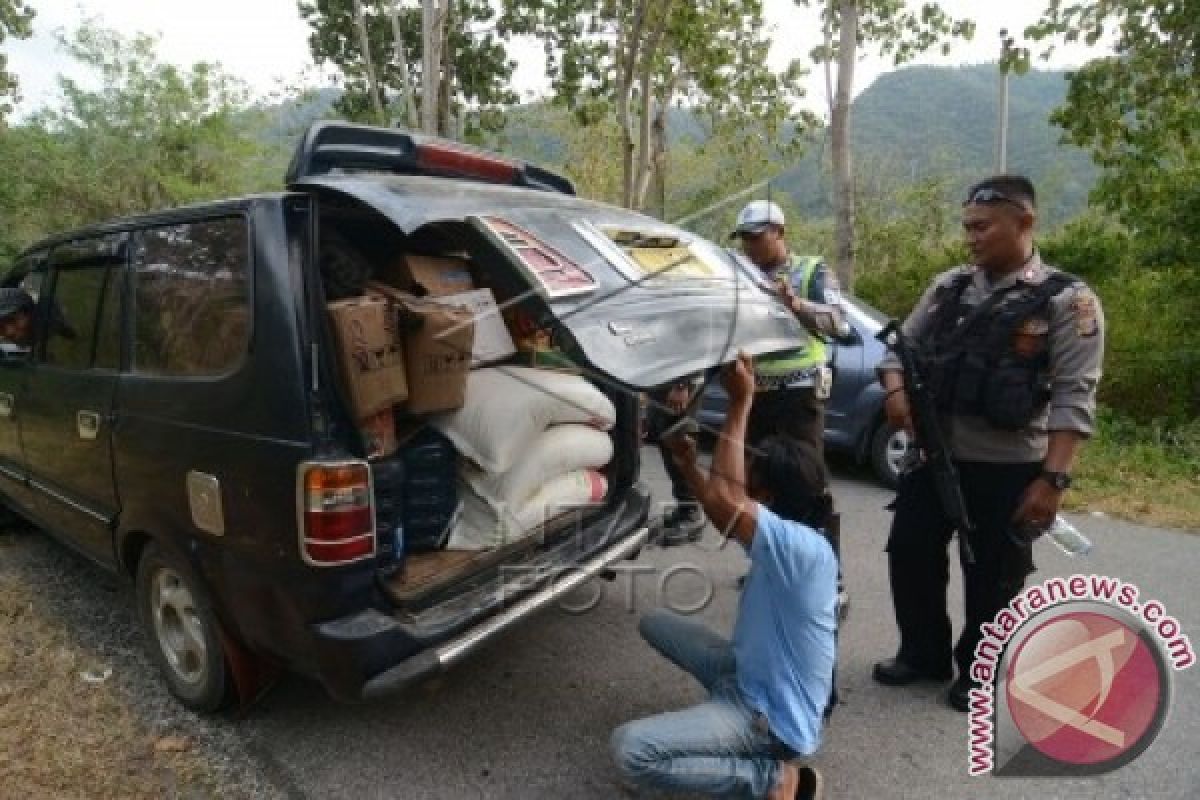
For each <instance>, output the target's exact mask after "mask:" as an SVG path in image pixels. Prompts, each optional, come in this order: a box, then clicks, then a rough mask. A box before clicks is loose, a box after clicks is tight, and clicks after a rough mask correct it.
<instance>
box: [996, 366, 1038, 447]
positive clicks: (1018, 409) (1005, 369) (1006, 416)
mask: <svg viewBox="0 0 1200 800" xmlns="http://www.w3.org/2000/svg"><path fill="white" fill-rule="evenodd" d="M1039 372H1040V370H1038V369H1037V368H1036V365H1033V364H1021V363H1015V362H1008V363H1004V364H1001V365H998V366H997V367H995V368H994V369H993V370H992V371H991V374H990V375H989V376H988V380H987V382H986V384H985V386H984V391H983V395H982V401H983V417H984V419H986V420H987V421H988V424H990V425H992V426H993V427H995V428H999V429H1000V430H1005V431H1019V430H1021V429H1022V428H1024V427H1025V426H1026V425H1028V424H1029V423H1030V422H1031V421H1032V420H1033V418H1034V417H1035V416H1037V414H1038V413H1039V412H1040V411H1041V410H1042V409H1043V408H1045V406H1046V403H1048V402H1049V401H1050V390H1049V387H1048V386H1047V385H1046V381H1045V379H1043V378H1042V377H1041V376H1040V375H1039Z"/></svg>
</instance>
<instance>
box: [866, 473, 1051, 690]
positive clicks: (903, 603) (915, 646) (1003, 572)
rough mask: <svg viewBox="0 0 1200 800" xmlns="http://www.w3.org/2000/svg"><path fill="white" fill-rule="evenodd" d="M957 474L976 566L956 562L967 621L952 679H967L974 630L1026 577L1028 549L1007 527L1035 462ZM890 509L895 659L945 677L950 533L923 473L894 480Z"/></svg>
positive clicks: (1030, 557) (977, 635) (948, 653)
mask: <svg viewBox="0 0 1200 800" xmlns="http://www.w3.org/2000/svg"><path fill="white" fill-rule="evenodd" d="M958 468H959V473H960V478H961V481H962V489H963V495H964V497H965V499H966V502H967V510H968V512H969V514H970V518H971V522H972V524H973V525H974V528H975V530H974V532H973V534H972V535H971V536H970V537H969V538H968V541H969V542H970V543H971V548H972V549H973V551H974V555H975V563H974V565H969V564H966V563H962V570H963V594H964V599H965V605H966V615H965V616H966V620H965V622H964V626H963V630H962V633H961V635H960V636H959V637H958V644H957V646H955V647H954V649H953V657H954V661H955V662H956V663H957V666H958V669H959V674H960V675H968V674H969V673H970V668H971V663H972V661H973V660H974V657H975V656H974V654H975V645H977V644H978V643H979V640H980V638H981V633H980V630H979V626H980V625H982V624H983V623H985V622H990V621H991V620H992V619H993V618H994V617H995V616H996V614H997V613H998V612H999V611H1000V609H1002V608H1003V607H1004V606H1006V605H1007V604H1008V603H1009V602H1010V601H1011V600H1012V599H1013V598H1014V597H1016V596H1017V594H1018V593H1019V592H1020V591H1021V588H1022V586H1023V585H1024V583H1025V578H1026V576H1028V575H1029V573H1031V572H1032V571H1033V551H1032V545H1030V544H1019V543H1018V542H1016V541H1014V539H1013V537H1011V536H1009V526H1010V524H1011V523H1010V520H1011V519H1012V515H1013V512H1014V511H1016V508H1017V505H1018V504H1019V503H1020V500H1021V495H1022V493H1023V492H1024V491H1025V489H1026V487H1028V486H1029V484H1030V483H1031V482H1032V481H1033V480H1035V479H1036V478H1037V476H1038V474H1039V473H1040V472H1041V464H1040V463H1032V464H984V463H977V462H960V463H959V464H958ZM894 509H895V512H896V514H895V517H894V518H893V519H892V532H891V536H890V537H889V538H888V544H887V553H888V570H889V572H890V576H891V585H892V603H893V605H894V606H895V610H896V625H897V626H898V627H899V629H900V652H899V654H898V657H899V658H900V659H901V660H902V661H904V662H905V663H906V664H909V665H910V666H913V667H916V668H919V669H924V670H929V671H932V672H940V671H944V670H947V669H948V668H949V666H950V658H951V639H950V618H949V617H948V616H947V614H946V582H947V581H948V580H949V558H948V556H947V552H946V551H947V546H948V545H949V543H950V538H951V535H952V534H953V533H954V531H953V529H952V528H951V526H950V523H949V522H948V521H947V520H946V516H945V514H944V513H943V512H942V506H941V502H940V501H939V500H938V497H937V490H936V488H935V486H934V483H933V477H932V474H931V471H930V470H929V469H928V468H926V467H921V468H919V469H916V470H913V471H912V472H909V473H907V474H905V475H904V476H903V477H901V479H900V488H899V492H898V494H897V496H896V502H895V505H894ZM956 549H957V548H956ZM960 562H961V559H960Z"/></svg>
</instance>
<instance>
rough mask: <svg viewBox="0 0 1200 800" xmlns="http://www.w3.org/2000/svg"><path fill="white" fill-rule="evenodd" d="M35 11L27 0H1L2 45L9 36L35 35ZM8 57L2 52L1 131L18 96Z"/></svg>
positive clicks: (0, 79) (0, 70) (0, 33)
mask: <svg viewBox="0 0 1200 800" xmlns="http://www.w3.org/2000/svg"><path fill="white" fill-rule="evenodd" d="M33 16H34V14H33V9H32V8H30V7H29V4H28V3H27V2H25V0H0V45H2V44H4V40H5V39H6V38H7V37H9V36H14V37H16V38H18V39H26V38H28V37H29V35H30V34H32V33H33V28H32V24H31V23H32V22H33ZM7 66H8V57H7V56H5V55H4V53H2V52H0V130H3V128H4V118H5V116H7V115H8V112H10V111H12V105H11V104H10V103H9V100H11V99H12V98H14V97H16V95H17V78H16V76H15V75H13V74H12V73H11V72H9V71H8V70H7V69H6V67H7Z"/></svg>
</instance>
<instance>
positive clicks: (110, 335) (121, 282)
mask: <svg viewBox="0 0 1200 800" xmlns="http://www.w3.org/2000/svg"><path fill="white" fill-rule="evenodd" d="M124 288H125V265H123V264H122V265H120V266H113V267H110V268H109V270H108V276H107V279H106V280H105V282H104V301H103V302H102V303H101V304H100V316H99V319H97V321H96V355H95V358H94V359H93V360H92V365H93V366H94V367H96V368H97V369H119V368H120V366H121V319H122V316H121V307H122V298H123V297H124V294H125V293H124Z"/></svg>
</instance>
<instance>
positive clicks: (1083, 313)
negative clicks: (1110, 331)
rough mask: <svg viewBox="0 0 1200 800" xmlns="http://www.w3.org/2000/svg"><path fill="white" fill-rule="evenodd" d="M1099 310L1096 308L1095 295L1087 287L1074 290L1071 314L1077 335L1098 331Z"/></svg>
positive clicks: (1089, 334) (1091, 333) (1084, 335)
mask: <svg viewBox="0 0 1200 800" xmlns="http://www.w3.org/2000/svg"><path fill="white" fill-rule="evenodd" d="M1098 315H1099V312H1098V310H1097V308H1096V295H1094V294H1092V291H1091V290H1090V289H1087V288H1080V289H1077V290H1076V291H1075V296H1074V297H1072V298H1071V316H1072V317H1073V318H1074V320H1075V332H1076V333H1077V334H1078V335H1079V336H1083V337H1087V336H1095V335H1096V334H1097V333H1099V331H1100V322H1099V320H1098Z"/></svg>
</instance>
